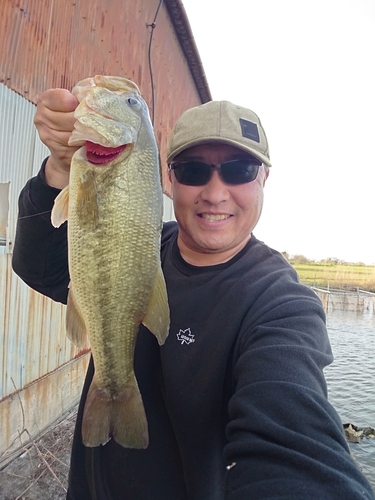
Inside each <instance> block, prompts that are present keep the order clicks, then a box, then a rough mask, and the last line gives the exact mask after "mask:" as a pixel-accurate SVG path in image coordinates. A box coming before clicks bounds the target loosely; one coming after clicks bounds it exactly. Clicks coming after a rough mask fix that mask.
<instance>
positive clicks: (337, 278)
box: [283, 252, 375, 293]
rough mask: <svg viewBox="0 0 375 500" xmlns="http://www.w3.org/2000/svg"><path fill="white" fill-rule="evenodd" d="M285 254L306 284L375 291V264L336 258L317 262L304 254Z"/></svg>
mask: <svg viewBox="0 0 375 500" xmlns="http://www.w3.org/2000/svg"><path fill="white" fill-rule="evenodd" d="M283 255H284V257H285V258H286V259H287V260H288V261H289V262H290V264H291V265H292V266H293V267H294V269H295V270H296V271H297V272H298V274H299V276H300V280H301V282H302V283H305V284H306V285H310V286H316V287H318V288H319V287H320V288H332V289H333V288H340V289H346V290H355V291H356V290H358V289H360V290H366V291H369V292H374V293H375V266H366V265H365V264H363V263H362V262H357V263H349V262H343V261H341V260H339V259H335V258H329V259H324V260H321V261H319V262H315V261H311V260H309V259H307V258H306V257H305V256H304V255H292V256H291V255H288V253H287V252H283Z"/></svg>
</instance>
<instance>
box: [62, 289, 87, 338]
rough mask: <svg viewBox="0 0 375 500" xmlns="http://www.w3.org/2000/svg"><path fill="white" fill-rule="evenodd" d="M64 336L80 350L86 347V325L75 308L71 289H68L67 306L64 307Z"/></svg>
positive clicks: (75, 304)
mask: <svg viewBox="0 0 375 500" xmlns="http://www.w3.org/2000/svg"><path fill="white" fill-rule="evenodd" d="M66 334H67V336H68V339H69V340H70V341H71V342H73V344H74V345H76V346H77V347H79V348H82V347H84V346H85V345H86V342H87V330H86V325H85V322H84V320H83V318H82V316H81V314H80V312H79V310H78V308H77V303H76V301H75V298H74V293H73V290H72V289H71V288H69V293H68V304H67V307H66Z"/></svg>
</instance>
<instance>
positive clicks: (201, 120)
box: [167, 101, 271, 167]
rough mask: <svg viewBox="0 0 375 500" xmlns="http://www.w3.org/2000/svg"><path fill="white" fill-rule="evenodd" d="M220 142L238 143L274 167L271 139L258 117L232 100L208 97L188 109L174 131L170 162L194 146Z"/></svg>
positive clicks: (169, 150)
mask: <svg viewBox="0 0 375 500" xmlns="http://www.w3.org/2000/svg"><path fill="white" fill-rule="evenodd" d="M220 142H221V143H225V144H231V145H232V146H236V147H238V148H239V149H242V150H244V151H246V152H248V153H250V154H252V155H253V156H255V157H256V158H258V159H259V160H260V161H262V162H263V163H265V164H266V165H268V166H269V167H271V162H270V155H269V149H268V141H267V137H266V133H265V131H264V129H263V127H262V124H261V122H260V120H259V117H258V116H257V115H256V114H255V113H254V112H253V111H251V110H250V109H247V108H243V107H241V106H237V105H236V104H233V103H231V102H229V101H209V102H207V103H205V104H201V105H200V106H196V107H194V108H190V109H188V110H187V111H185V112H184V113H183V114H182V115H181V116H180V118H179V119H178V120H177V123H176V125H175V127H174V130H173V132H172V136H171V138H170V141H169V144H168V149H167V163H170V162H171V161H172V160H173V158H175V156H177V155H178V154H179V153H181V152H182V151H184V150H185V149H187V148H190V147H192V146H197V145H198V144H205V143H220Z"/></svg>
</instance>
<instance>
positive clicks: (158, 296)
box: [142, 268, 169, 345]
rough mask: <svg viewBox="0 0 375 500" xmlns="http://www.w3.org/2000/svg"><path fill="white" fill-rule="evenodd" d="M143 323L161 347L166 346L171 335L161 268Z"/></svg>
mask: <svg viewBox="0 0 375 500" xmlns="http://www.w3.org/2000/svg"><path fill="white" fill-rule="evenodd" d="M142 323H143V324H144V325H145V327H146V328H148V329H149V330H150V332H151V333H153V334H154V335H155V337H156V338H157V339H158V342H159V345H162V344H164V342H165V340H166V338H167V337H168V333H169V306H168V297H167V288H166V286H165V281H164V275H163V271H162V270H161V268H159V271H158V274H157V276H156V280H155V286H154V289H153V291H152V294H151V298H150V302H149V303H148V307H147V311H146V314H145V317H144V318H143V321H142Z"/></svg>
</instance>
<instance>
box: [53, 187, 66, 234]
mask: <svg viewBox="0 0 375 500" xmlns="http://www.w3.org/2000/svg"><path fill="white" fill-rule="evenodd" d="M68 206H69V185H68V186H65V187H64V189H63V190H62V191H61V193H59V194H58V195H57V196H56V198H55V202H54V204H53V208H52V212H51V224H52V226H53V227H60V226H61V224H63V223H64V222H65V221H66V220H68Z"/></svg>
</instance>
